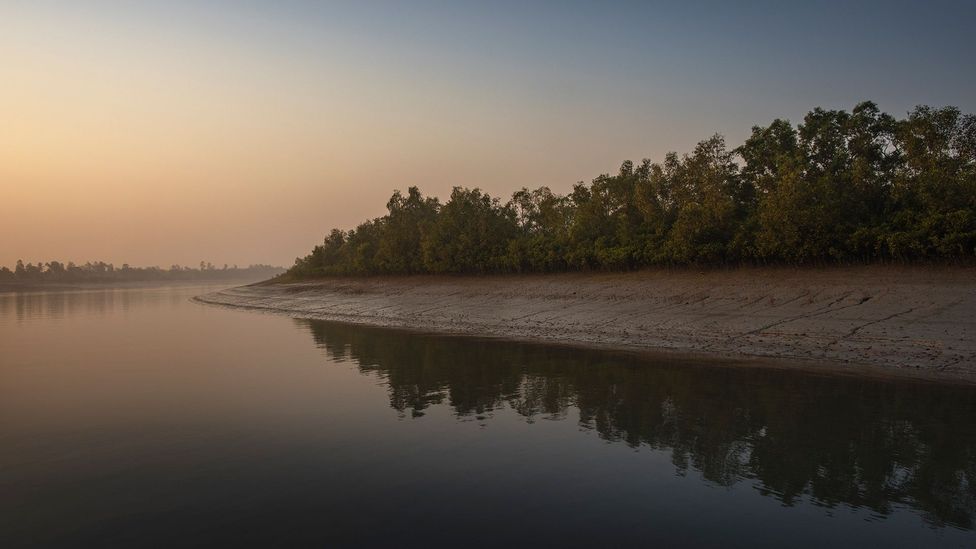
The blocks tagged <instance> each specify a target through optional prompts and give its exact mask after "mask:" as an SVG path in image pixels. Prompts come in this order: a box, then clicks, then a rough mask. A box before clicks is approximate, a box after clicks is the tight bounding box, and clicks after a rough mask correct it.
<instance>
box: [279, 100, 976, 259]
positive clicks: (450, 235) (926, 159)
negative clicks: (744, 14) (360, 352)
mask: <svg viewBox="0 0 976 549" xmlns="http://www.w3.org/2000/svg"><path fill="white" fill-rule="evenodd" d="M387 208H388V210H389V213H388V214H387V215H385V216H382V217H379V218H376V219H372V220H369V221H366V222H364V223H363V224H361V225H359V226H358V227H357V228H355V229H354V230H350V231H348V232H346V231H341V230H338V229H336V230H333V231H332V232H331V233H330V234H329V235H328V237H326V239H325V241H324V243H323V244H322V245H319V246H316V247H315V248H314V249H313V250H312V252H311V253H310V254H309V255H307V256H306V257H303V258H299V259H297V260H296V262H295V265H294V266H293V267H292V268H291V269H290V270H289V271H288V275H289V276H291V277H295V278H305V277H314V276H326V275H361V274H415V273H502V272H550V271H565V270H586V269H605V270H619V269H634V268H640V267H646V266H653V265H736V264H742V263H763V264H765V263H788V264H821V263H830V262H872V261H960V260H961V261H971V260H972V259H973V258H974V256H976V116H974V115H972V114H963V113H961V112H960V110H959V109H957V108H955V107H944V108H931V107H927V106H919V107H916V108H915V109H914V110H912V111H911V112H910V113H908V115H907V117H906V118H904V119H896V118H894V117H892V116H891V115H889V114H886V113H883V112H881V111H880V110H879V109H878V107H877V105H875V104H874V103H872V102H863V103H860V104H858V105H857V106H855V107H854V109H853V110H851V111H850V112H847V111H844V110H825V109H822V108H819V107H818V108H816V109H814V110H812V111H811V112H809V113H808V114H807V115H806V116H805V117H804V119H803V122H802V123H800V124H799V125H797V126H794V125H793V124H792V123H791V122H789V121H788V120H780V119H777V120H774V121H773V122H772V123H770V124H769V125H768V126H756V127H753V128H752V132H751V135H750V136H749V137H748V138H747V139H746V140H745V143H743V144H742V145H740V146H739V147H736V148H734V149H730V148H729V147H728V146H727V145H726V143H725V139H724V138H723V137H722V136H720V135H715V136H712V137H710V138H708V139H706V140H704V141H702V142H701V143H699V144H698V145H697V146H696V147H695V149H694V150H693V151H692V152H691V153H689V154H684V155H680V156H679V155H678V154H677V153H669V154H668V155H666V157H665V158H664V161H663V162H661V163H653V162H651V161H650V160H647V159H645V160H643V161H642V162H641V163H640V164H637V165H635V164H634V163H633V162H631V161H629V160H628V161H625V162H623V164H622V165H621V166H620V169H619V171H618V172H617V173H616V174H613V175H611V174H603V175H600V176H599V177H597V178H595V179H593V181H592V182H591V183H589V184H586V183H582V182H581V183H578V184H577V185H575V186H574V187H573V190H572V192H571V193H569V195H567V196H561V195H558V194H555V193H553V192H552V191H551V190H550V189H549V188H547V187H540V188H538V189H535V190H529V189H528V188H522V189H521V190H519V191H517V192H515V193H514V194H513V195H512V197H511V199H510V200H508V201H507V202H505V203H503V202H501V200H499V199H498V198H495V197H491V196H489V195H488V194H487V193H484V192H482V191H481V190H480V189H467V188H463V187H455V188H454V190H453V192H452V193H451V196H450V199H449V200H448V201H447V202H446V203H443V204H442V203H441V202H440V201H439V200H438V199H436V198H426V197H424V196H423V195H422V194H421V192H420V190H419V189H418V188H417V187H410V188H409V189H408V192H407V194H406V195H403V194H401V193H400V192H399V191H396V192H394V194H393V197H392V198H391V199H390V201H389V203H388V204H387Z"/></svg>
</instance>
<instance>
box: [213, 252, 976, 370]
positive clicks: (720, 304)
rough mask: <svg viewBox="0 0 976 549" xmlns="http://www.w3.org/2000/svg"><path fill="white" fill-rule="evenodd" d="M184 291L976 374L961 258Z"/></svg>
mask: <svg viewBox="0 0 976 549" xmlns="http://www.w3.org/2000/svg"><path fill="white" fill-rule="evenodd" d="M194 300H195V301H198V302H200V303H205V304H210V305H220V306H227V307H233V308H242V309H252V310H261V311H265V312H269V313H275V314H281V315H287V316H291V317H295V318H306V319H316V320H327V321H337V322H347V323H353V324H362V325H368V326H378V327H386V328H405V329H410V330H414V331H421V332H431V333H443V334H455V335H466V336H478V337H496V338H506V339H518V340H526V341H538V342H541V343H558V344H571V345H580V346H587V347H599V348H607V349H616V350H625V351H640V352H651V353H655V352H663V353H682V354H693V355H701V356H710V357H720V358H722V359H724V360H732V361H738V362H745V361H753V362H756V361H758V362H762V363H766V364H767V365H768V364H770V363H772V362H776V361H779V362H781V363H787V362H789V363H791V366H798V367H800V368H803V369H806V370H812V371H822V372H825V373H846V374H853V375H865V376H872V377H873V376H878V375H881V376H886V375H890V376H894V377H910V378H920V379H931V380H942V381H961V382H968V383H976V268H971V267H931V266H927V267H922V266H912V267H893V266H857V267H830V268H818V269H813V268H783V267H773V268H740V269H735V270H712V271H706V272H698V271H693V270H663V269H662V270H653V271H640V272H631V273H566V274H532V275H498V276H431V275H418V276H401V277H392V276H391V277H366V278H327V279H317V280H310V281H302V282H290V283H275V282H266V283H259V284H253V285H250V286H240V287H235V288H228V289H225V290H221V291H217V292H213V293H209V294H204V295H201V296H197V297H195V298H194Z"/></svg>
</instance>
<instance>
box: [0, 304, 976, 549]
mask: <svg viewBox="0 0 976 549" xmlns="http://www.w3.org/2000/svg"><path fill="white" fill-rule="evenodd" d="M204 291H206V290H205V289H203V288H188V287H169V288H167V287H163V288H151V289H116V290H112V289H100V290H87V291H73V292H48V293H43V292H42V293H26V294H25V293H21V294H0V352H2V355H0V356H2V358H0V546H2V547H19V546H43V545H60V546H65V545H70V546H145V545H149V546H165V547H172V546H215V545H218V544H232V545H237V546H268V545H279V546H283V545H316V546H353V545H355V546H364V545H373V546H437V545H440V546H443V545H448V544H449V545H451V546H468V547H473V546H484V547H487V546H499V547H501V546H528V545H545V546H553V545H563V546H594V545H597V546H608V545H616V544H624V543H626V544H633V545H637V544H641V545H654V544H658V545H662V546H668V545H670V546H676V545H680V546H686V547H688V546H692V547H693V546H703V547H709V546H722V547H729V546H743V547H755V546H770V547H782V546H794V547H795V546H812V547H815V546H824V545H828V544H829V545H831V546H835V547H845V546H852V547H856V546H860V547H864V546H871V545H875V546H880V545H882V544H884V545H887V546H892V547H939V546H946V547H972V546H974V545H976V535H974V534H976V533H974V528H976V481H974V479H976V425H974V421H973V420H974V418H976V390H974V389H973V388H970V387H959V386H949V385H938V384H931V383H918V382H906V381H885V380H875V379H859V378H852V377H831V376H818V375H812V374H808V373H800V372H795V371H780V370H770V369H763V368H743V367H734V368H733V367H727V366H722V365H714V364H708V363H689V362H687V361H680V362H678V361H675V360H673V359H670V360H663V359H658V360H650V359H648V358H646V357H640V356H634V355H627V354H620V353H607V352H598V351H581V350H579V349H571V348H565V347H552V346H544V345H529V344H522V343H511V342H501V341H486V340H477V339H469V338H457V337H443V336H430V335H417V334H410V333H405V332H398V331H390V330H381V329H371V328H362V327H354V326H347V325H341V324H334V323H324V322H313V321H299V320H292V319H288V318H285V317H277V316H271V315H264V314H257V313H252V312H247V311H235V310H228V309H220V308H214V307H208V306H204V305H200V304H197V303H193V302H191V301H189V298H190V297H191V296H193V295H196V294H199V293H203V292H204Z"/></svg>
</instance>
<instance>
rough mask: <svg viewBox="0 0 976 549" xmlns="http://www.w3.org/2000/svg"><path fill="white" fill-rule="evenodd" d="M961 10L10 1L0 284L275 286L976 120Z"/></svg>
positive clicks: (5, 21)
mask: <svg viewBox="0 0 976 549" xmlns="http://www.w3.org/2000/svg"><path fill="white" fill-rule="evenodd" d="M974 15H976V6H974V5H973V4H970V3H964V2H936V3H933V2H926V3H924V4H922V3H917V4H913V3H907V2H900V3H891V2H877V3H870V2H868V3H860V4H858V5H857V6H848V5H846V4H844V3H840V2H832V3H822V4H820V5H819V6H817V7H811V6H806V5H804V6H786V5H781V4H778V3H751V4H750V5H749V6H746V7H743V6H732V5H726V4H724V3H701V4H698V6H696V7H688V6H682V7H676V6H663V5H659V6H647V5H644V4H638V3H629V2H621V3H617V4H615V5H614V6H609V5H606V4H596V3H593V4H590V3H583V2H570V3H558V4H557V3H552V4H545V3H540V4H535V5H533V6H524V5H521V4H519V3H507V2H501V3H492V4H491V5H486V4H466V3H464V4H461V3H444V4H442V3H430V2H428V3H422V4H413V3H411V5H410V6H409V7H408V6H406V5H403V4H397V3H375V4H371V5H369V6H364V5H361V4H360V3H330V4H329V5H328V6H323V5H318V4H317V3H313V2H284V3H281V2H276V3H261V2H252V3H247V4H246V5H243V4H241V3H230V2H216V3H209V4H208V5H206V6H203V5H196V4H195V3H185V2H169V3H162V2H159V3H140V5H138V6H136V5H131V4H130V3H124V2H94V3H89V4H87V6H84V7H83V6H80V5H78V4H70V3H58V2H35V3H29V4H28V3H16V2H8V3H0V62H2V64H3V66H4V67H5V74H4V85H3V86H2V87H0V120H3V126H2V127H3V130H2V131H0V234H3V235H4V239H3V243H4V245H3V246H2V248H0V265H6V266H10V267H12V266H13V265H14V263H15V262H16V261H17V260H18V259H23V260H24V261H25V262H36V261H50V260H58V261H65V262H67V261H75V262H79V263H83V262H85V261H89V260H102V261H106V262H113V263H115V264H116V265H121V264H122V263H129V264H131V265H139V266H146V265H160V266H163V267H166V266H169V265H171V264H174V263H177V264H183V265H196V264H197V263H199V262H200V261H201V260H203V261H210V262H213V263H214V264H218V265H222V264H224V263H228V264H239V265H248V264H252V263H266V264H275V265H284V266H288V265H290V264H291V263H292V261H293V260H294V258H295V257H297V256H301V255H304V254H305V253H307V252H308V250H309V248H310V247H311V246H312V245H313V244H315V243H317V242H319V241H320V240H321V239H322V237H323V236H324V235H325V233H326V232H327V231H328V230H329V229H330V228H332V227H344V228H349V227H353V226H355V225H356V224H357V223H359V222H360V221H362V220H363V219H365V218H367V217H374V216H378V215H381V214H383V213H384V210H383V205H384V204H385V203H386V200H387V198H388V197H389V195H390V193H391V192H392V190H393V189H394V188H399V189H406V188H407V187H408V186H412V185H416V186H419V187H420V188H421V189H422V190H423V192H424V193H425V194H428V195H434V196H439V197H441V198H442V199H444V198H446V197H447V196H448V195H449V193H450V189H451V187H452V186H454V185H463V186H468V187H480V188H482V189H483V190H485V191H487V192H488V193H490V194H492V195H493V196H499V197H501V198H502V199H506V198H507V197H509V196H510V195H511V193H512V192H513V191H515V190H516V189H518V188H520V187H522V186H529V187H537V186H540V185H548V186H550V187H551V188H552V189H553V190H554V191H557V192H566V191H568V190H569V189H570V187H571V186H572V185H573V184H574V183H576V182H577V181H580V180H589V179H591V178H593V177H595V176H597V175H599V174H600V173H605V172H612V171H614V170H616V168H617V167H618V166H619V164H620V162H621V161H623V160H625V159H632V160H639V159H641V158H644V157H648V158H651V159H652V160H661V159H662V158H663V156H664V155H665V153H667V152H668V151H672V150H674V151H678V152H679V153H683V152H688V151H690V150H691V148H692V147H693V146H694V144H695V143H696V142H698V141H700V140H702V139H705V138H707V137H709V136H710V135H712V134H713V133H720V134H723V135H725V136H726V137H727V138H728V141H729V143H732V144H736V143H739V142H741V140H742V139H744V138H745V137H746V136H747V135H748V132H749V129H750V127H751V126H752V125H754V124H765V123H768V122H770V121H772V120H773V119H775V118H788V119H791V120H793V121H794V122H798V121H800V120H801V118H802V116H803V115H804V114H805V113H806V112H807V111H808V110H810V109H811V108H813V107H815V106H823V107H825V108H843V109H850V108H852V107H853V106H854V105H855V104H856V103H857V102H859V101H862V100H873V101H876V102H877V103H878V105H879V107H880V108H881V109H882V110H884V111H886V112H889V113H892V114H895V115H899V116H901V115H904V113H905V112H907V111H908V110H910V109H911V108H912V107H914V106H915V105H917V104H928V105H931V106H934V107H941V106H945V105H955V106H957V107H959V108H960V109H962V110H963V111H964V112H973V111H976V73H974V72H973V71H972V70H971V69H970V68H969V64H970V62H969V59H968V57H969V55H971V54H970V53H969V52H971V51H973V50H974V49H976V48H974V46H976V38H973V37H972V34H971V32H970V29H969V26H970V25H971V21H972V20H973V16H974Z"/></svg>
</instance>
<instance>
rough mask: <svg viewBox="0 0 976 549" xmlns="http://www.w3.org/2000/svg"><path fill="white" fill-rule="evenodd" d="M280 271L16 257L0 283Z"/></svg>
mask: <svg viewBox="0 0 976 549" xmlns="http://www.w3.org/2000/svg"><path fill="white" fill-rule="evenodd" d="M283 271H284V269H282V268H281V267H273V266H271V265H260V264H258V265H249V266H247V267H238V266H237V265H234V266H232V267H231V266H228V265H226V264H225V265H224V266H223V267H215V266H214V265H213V264H211V263H209V262H203V261H201V262H200V266H199V268H194V267H184V266H181V265H172V266H170V268H169V269H161V268H159V267H130V266H129V264H128V263H123V264H122V266H121V267H116V266H115V265H113V264H112V263H104V262H102V261H96V262H88V263H85V264H83V265H75V264H74V263H72V262H70V261H69V262H68V263H62V262H60V261H49V262H47V263H41V262H38V263H37V264H34V263H27V264H25V263H24V262H23V261H21V260H18V261H17V265H16V266H15V267H14V269H13V270H10V269H9V268H7V267H0V283H3V282H12V283H22V282H26V283H33V282H65V283H68V282H125V281H133V282H135V281H153V280H162V281H166V280H216V279H226V278H255V279H260V278H271V277H272V276H275V275H278V274H281V273H282V272H283Z"/></svg>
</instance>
